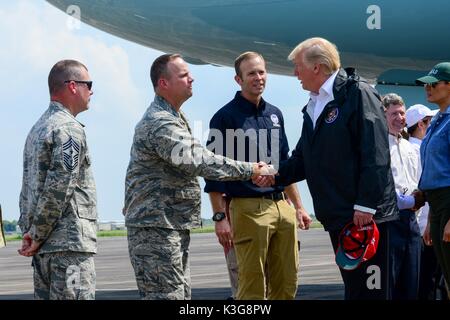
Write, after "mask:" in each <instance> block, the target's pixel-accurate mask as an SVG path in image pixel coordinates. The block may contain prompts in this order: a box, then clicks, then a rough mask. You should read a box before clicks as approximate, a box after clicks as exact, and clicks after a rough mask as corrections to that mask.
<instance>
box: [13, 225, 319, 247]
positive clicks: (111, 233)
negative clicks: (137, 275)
mask: <svg viewBox="0 0 450 320" xmlns="http://www.w3.org/2000/svg"><path fill="white" fill-rule="evenodd" d="M311 228H322V225H321V224H320V222H318V221H314V222H313V224H312V225H311ZM210 232H214V225H206V226H205V227H203V228H198V229H192V230H191V233H210ZM126 235H127V231H126V230H111V231H99V232H97V237H125V236H126ZM20 240H22V236H21V235H18V234H16V235H12V236H6V241H8V242H10V241H20Z"/></svg>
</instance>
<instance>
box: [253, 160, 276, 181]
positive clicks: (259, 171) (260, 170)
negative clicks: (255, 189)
mask: <svg viewBox="0 0 450 320" xmlns="http://www.w3.org/2000/svg"><path fill="white" fill-rule="evenodd" d="M276 173H277V170H276V169H275V168H274V167H273V166H272V165H268V164H267V163H265V162H263V161H260V162H258V163H254V164H253V175H252V179H256V178H258V177H260V176H273V175H275V174H276Z"/></svg>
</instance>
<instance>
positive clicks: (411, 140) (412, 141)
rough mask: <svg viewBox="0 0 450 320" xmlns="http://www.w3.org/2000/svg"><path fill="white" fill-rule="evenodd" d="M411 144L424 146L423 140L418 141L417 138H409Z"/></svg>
mask: <svg viewBox="0 0 450 320" xmlns="http://www.w3.org/2000/svg"><path fill="white" fill-rule="evenodd" d="M409 142H411V143H415V144H422V140H420V139H417V138H416V137H409Z"/></svg>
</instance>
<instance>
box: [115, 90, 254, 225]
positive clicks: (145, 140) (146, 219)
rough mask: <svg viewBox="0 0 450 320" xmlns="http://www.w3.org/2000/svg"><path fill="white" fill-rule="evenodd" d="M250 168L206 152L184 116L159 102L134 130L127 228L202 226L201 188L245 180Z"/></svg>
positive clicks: (129, 172)
mask: <svg viewBox="0 0 450 320" xmlns="http://www.w3.org/2000/svg"><path fill="white" fill-rule="evenodd" d="M251 175H252V165H251V164H249V163H246V162H240V161H234V160H231V159H228V158H225V157H222V156H219V155H215V154H214V153H212V152H210V151H209V150H207V149H206V148H205V147H203V146H202V145H201V144H200V142H199V141H198V140H196V139H194V138H193V137H192V133H191V129H190V127H189V125H188V122H187V120H186V118H185V116H184V114H183V113H182V112H177V111H176V110H175V109H173V108H172V107H171V105H170V104H169V103H168V102H167V101H166V100H164V99H163V98H161V97H159V96H157V95H156V96H155V100H154V101H153V103H152V104H151V105H150V107H149V108H148V109H147V111H146V112H145V114H144V116H143V118H142V120H141V121H140V122H139V123H138V124H137V126H136V129H135V135H134V140H133V146H132V148H131V158H130V163H129V165H128V170H127V174H126V181H125V208H124V209H125V210H124V214H125V216H126V218H125V222H126V225H127V226H128V227H152V226H153V227H160V228H168V229H176V230H184V229H190V228H195V227H198V226H200V221H201V219H200V196H201V192H200V185H199V182H198V178H197V176H202V177H205V178H208V179H210V180H248V179H250V177H251Z"/></svg>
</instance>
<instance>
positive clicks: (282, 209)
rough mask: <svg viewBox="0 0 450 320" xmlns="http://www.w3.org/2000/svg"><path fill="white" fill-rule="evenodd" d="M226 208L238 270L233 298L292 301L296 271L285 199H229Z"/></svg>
mask: <svg viewBox="0 0 450 320" xmlns="http://www.w3.org/2000/svg"><path fill="white" fill-rule="evenodd" d="M230 208H231V210H232V212H233V214H232V217H231V220H232V229H233V234H234V238H233V239H234V247H235V250H236V256H237V262H238V268H239V286H238V292H237V299H239V300H256V299H269V300H281V299H283V300H287V299H294V298H295V295H296V292H297V272H298V247H297V222H296V214H295V210H294V208H292V207H291V206H290V205H289V204H288V203H287V202H286V201H285V200H279V201H273V200H268V199H265V198H233V200H232V201H231V204H230ZM266 277H267V279H266ZM266 283H267V289H266ZM266 290H267V292H266Z"/></svg>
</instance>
